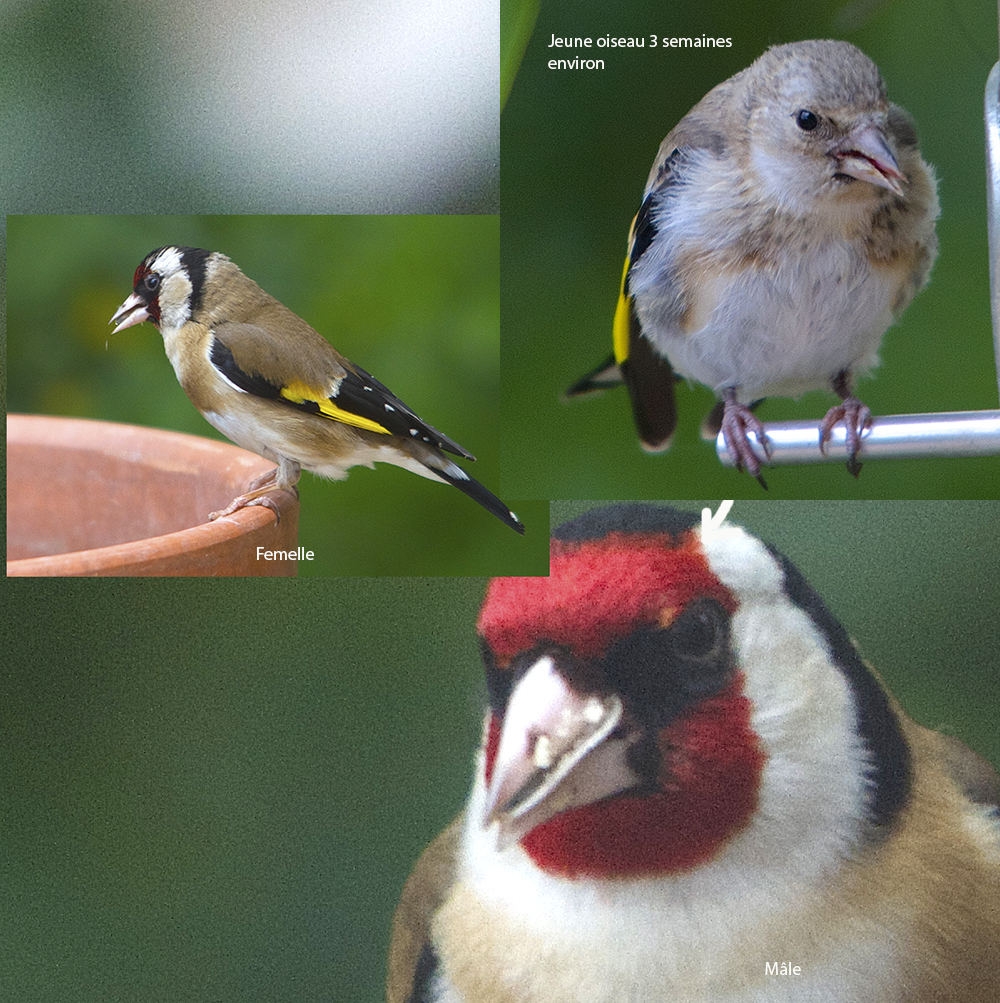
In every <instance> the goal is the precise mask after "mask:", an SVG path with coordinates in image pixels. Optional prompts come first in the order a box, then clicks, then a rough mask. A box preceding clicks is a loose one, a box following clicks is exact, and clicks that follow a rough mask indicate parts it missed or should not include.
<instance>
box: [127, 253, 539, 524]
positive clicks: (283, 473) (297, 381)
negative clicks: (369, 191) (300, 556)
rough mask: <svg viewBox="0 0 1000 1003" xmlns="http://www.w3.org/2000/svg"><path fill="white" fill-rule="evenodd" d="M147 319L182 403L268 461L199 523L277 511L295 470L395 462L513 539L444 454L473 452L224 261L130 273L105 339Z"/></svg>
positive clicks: (185, 259)
mask: <svg viewBox="0 0 1000 1003" xmlns="http://www.w3.org/2000/svg"><path fill="white" fill-rule="evenodd" d="M145 320H148V321H150V322H152V323H153V324H155V325H156V327H157V328H158V329H159V331H160V334H161V335H163V344H164V346H165V348H166V351H167V358H169V359H170V362H171V364H172V365H173V367H174V372H175V373H176V374H177V379H178V380H179V381H180V384H181V386H182V387H183V388H184V392H185V393H186V394H187V395H188V397H190V398H191V403H192V404H194V406H195V407H196V408H197V409H198V410H199V411H200V412H201V413H202V415H204V417H205V418H206V420H207V421H208V422H209V423H210V424H212V425H214V426H215V427H216V428H217V429H218V430H219V431H220V432H222V433H223V435H225V436H228V438H230V439H232V441H233V442H235V443H236V444H237V445H239V446H242V447H243V448H244V449H249V450H250V451H251V452H254V453H258V454H260V455H261V456H263V457H265V458H266V459H268V460H272V461H273V462H275V463H277V464H278V466H277V468H276V469H275V470H274V471H273V473H271V474H269V475H268V476H267V477H266V478H264V479H263V480H262V481H260V482H255V483H254V484H253V485H251V490H249V491H247V492H246V494H242V495H240V496H239V497H237V498H234V499H233V501H232V502H231V503H230V504H229V505H228V506H226V508H224V509H223V510H222V511H220V512H213V513H212V514H211V516H210V517H209V518H211V519H217V518H218V517H219V516H223V515H230V514H231V513H233V512H235V511H236V510H237V509H240V508H243V507H244V506H246V505H265V506H267V507H268V508H271V509H272V510H274V511H275V513H277V506H276V505H275V504H274V502H273V501H272V500H271V499H270V498H268V497H267V494H268V492H271V491H276V490H282V491H291V492H293V493H297V492H296V489H295V485H296V484H297V483H298V480H299V475H300V472H301V470H302V469H303V468H304V469H306V470H311V471H312V472H313V473H314V474H319V475H320V476H321V477H329V478H331V479H332V480H342V479H343V478H344V477H346V476H347V471H348V468H350V467H353V466H357V465H359V464H360V465H364V466H368V467H372V466H374V465H375V463H376V462H377V461H381V462H385V463H394V464H396V466H399V467H404V468H405V469H407V470H410V471H412V472H413V473H415V474H420V476H421V477H427V478H430V479H431V480H436V481H443V482H444V483H445V484H452V485H454V486H455V487H456V488H458V489H459V491H462V492H464V493H465V494H467V495H468V496H469V497H470V498H471V499H472V500H473V501H477V502H479V504H480V505H482V506H483V508H485V509H486V510H487V511H489V512H492V513H493V515H495V516H496V517H497V518H498V519H500V520H501V521H502V522H504V523H506V524H507V525H508V526H510V527H511V528H512V529H515V530H517V532H518V533H523V532H524V527H523V526H522V525H521V523H520V521H519V520H518V518H517V516H516V515H514V513H513V512H511V510H510V509H509V508H507V506H506V505H504V503H503V502H502V501H500V499H499V498H497V497H496V496H495V495H493V494H491V493H490V492H489V491H487V490H486V488H484V487H483V486H482V484H480V483H479V482H478V481H475V480H473V479H472V478H471V477H470V476H469V475H468V474H467V473H466V472H465V471H464V470H463V469H462V468H461V467H460V466H459V465H458V464H457V463H454V462H453V461H452V460H450V459H448V457H447V456H445V455H444V454H445V452H449V453H454V454H455V455H456V456H460V457H462V458H463V459H466V460H474V459H475V457H474V456H473V455H472V454H471V453H469V452H467V451H466V450H464V449H463V448H462V447H461V446H460V445H458V443H457V442H454V441H453V440H451V439H449V438H448V437H447V436H446V435H444V434H443V433H441V432H439V431H438V430H437V429H436V428H433V427H431V426H430V425H428V424H427V423H426V422H424V421H422V420H421V419H420V418H418V417H417V416H416V415H415V414H414V413H413V411H411V410H410V409H409V408H408V407H407V406H406V405H405V404H404V403H403V402H402V401H401V400H400V399H399V398H398V397H396V396H395V394H393V393H392V392H391V391H390V390H389V389H388V388H387V387H385V386H383V385H382V384H381V383H379V382H378V380H376V379H374V378H373V377H372V376H370V375H369V374H368V373H366V372H365V371H364V370H363V369H362V368H361V367H360V366H356V365H354V363H352V362H350V361H348V360H347V359H345V358H344V356H342V355H341V354H340V353H339V352H337V351H335V350H334V349H333V348H332V347H331V345H330V343H329V342H328V341H327V340H326V339H325V338H323V337H322V336H321V335H319V334H317V333H316V331H314V330H313V329H312V328H311V327H310V326H309V325H308V324H307V323H306V322H305V321H304V320H302V319H301V318H299V317H297V316H296V315H295V314H294V313H292V311H291V310H289V309H288V308H287V307H285V306H283V305H282V304H281V303H279V302H278V301H277V300H276V299H275V298H274V297H273V296H269V295H268V294H267V293H266V292H264V290H263V289H261V288H260V286H258V285H257V283H256V282H254V281H253V280H251V279H248V278H247V277H246V276H245V275H244V274H243V273H242V272H241V271H240V270H239V268H237V267H236V265H234V264H233V263H232V261H230V260H229V258H227V257H226V256H225V255H224V254H219V253H218V252H217V251H203V250H199V249H198V248H194V247H161V248H158V249H157V250H155V251H151V252H150V253H149V254H147V255H146V257H145V258H144V259H143V261H142V263H141V264H140V265H139V267H138V268H137V269H136V270H135V279H134V291H133V293H132V295H131V296H129V298H128V299H127V300H125V302H124V303H123V304H122V305H121V306H120V307H119V308H118V310H117V311H116V312H115V315H114V316H113V317H112V318H111V323H112V324H116V323H117V327H116V328H115V329H114V332H113V333H115V334H117V333H118V332H119V331H122V330H124V329H125V328H127V327H131V326H132V325H133V324H140V323H142V322H143V321H145Z"/></svg>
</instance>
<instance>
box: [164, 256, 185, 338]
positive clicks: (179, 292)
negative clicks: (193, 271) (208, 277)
mask: <svg viewBox="0 0 1000 1003" xmlns="http://www.w3.org/2000/svg"><path fill="white" fill-rule="evenodd" d="M159 299H160V326H161V327H162V328H167V329H168V330H171V329H174V328H178V327H183V325H184V324H186V323H187V322H188V319H189V318H190V316H191V280H190V279H189V278H188V277H187V275H186V274H185V273H184V272H183V271H179V272H175V273H174V274H173V275H164V276H163V281H162V283H161V284H160V297H159Z"/></svg>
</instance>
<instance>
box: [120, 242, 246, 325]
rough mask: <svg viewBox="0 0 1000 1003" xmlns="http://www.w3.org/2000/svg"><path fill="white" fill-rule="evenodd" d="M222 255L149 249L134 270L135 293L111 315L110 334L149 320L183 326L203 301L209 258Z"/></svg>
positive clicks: (181, 249) (196, 250) (197, 250)
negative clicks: (111, 329)
mask: <svg viewBox="0 0 1000 1003" xmlns="http://www.w3.org/2000/svg"><path fill="white" fill-rule="evenodd" d="M222 257H223V256H222V255H215V254H213V253H212V252H210V251H203V250H201V249H200V248H196V247H173V246H170V247H159V248H157V249H156V250H155V251H150V252H149V254H147V255H146V257H145V258H143V259H142V261H141V262H140V264H139V267H138V268H136V270H135V276H134V278H133V280H132V295H131V296H129V298H128V299H127V300H125V302H124V303H122V305H121V306H120V307H119V308H118V309H117V310H116V311H115V314H114V316H113V317H112V318H111V321H110V323H112V324H115V325H117V326H116V327H115V329H114V331H112V332H111V333H112V334H117V333H118V332H119V331H124V330H125V328H127V327H132V325H133V324H141V323H142V322H143V321H146V320H148V321H150V322H151V323H152V324H155V325H156V327H158V328H160V329H161V330H162V329H163V328H166V329H168V330H169V329H174V328H179V327H182V326H183V325H184V324H185V323H187V321H188V320H189V319H190V318H191V316H192V314H193V313H194V312H195V311H196V310H197V309H198V306H199V304H200V302H201V298H202V295H203V291H204V288H205V277H206V270H207V267H208V262H209V259H212V258H222ZM226 260H228V259H226Z"/></svg>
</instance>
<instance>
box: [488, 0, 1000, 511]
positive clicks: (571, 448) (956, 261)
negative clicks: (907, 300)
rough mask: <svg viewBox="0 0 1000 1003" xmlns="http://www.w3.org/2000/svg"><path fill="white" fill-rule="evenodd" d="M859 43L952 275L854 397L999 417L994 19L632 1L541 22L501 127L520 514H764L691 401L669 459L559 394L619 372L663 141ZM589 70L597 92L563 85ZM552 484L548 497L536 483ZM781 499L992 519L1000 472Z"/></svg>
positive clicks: (879, 406)
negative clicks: (678, 508) (532, 506)
mask: <svg viewBox="0 0 1000 1003" xmlns="http://www.w3.org/2000/svg"><path fill="white" fill-rule="evenodd" d="M553 34H554V35H557V36H560V37H564V36H573V37H575V36H590V37H591V38H595V39H596V38H597V37H599V36H604V35H607V34H610V35H613V36H615V37H628V36H638V37H645V36H648V35H651V34H656V35H658V36H701V35H711V36H718V37H729V38H731V39H732V42H733V44H732V47H731V48H717V49H701V48H699V49H694V48H672V49H663V48H657V49H651V48H649V47H648V45H647V47H646V48H637V49H597V48H593V49H589V50H576V49H573V50H566V49H562V50H555V49H550V48H548V47H547V45H548V42H549V41H550V40H551V36H552V35H553ZM831 37H832V38H841V39H845V40H847V41H850V42H853V43H854V44H856V45H857V46H859V47H860V48H861V49H862V50H863V51H864V52H866V53H867V54H868V55H869V56H870V57H871V58H872V59H873V60H874V61H875V62H876V63H877V64H878V65H879V67H880V68H881V71H882V75H883V77H884V78H885V81H886V84H887V87H888V91H889V96H890V97H891V98H892V100H894V101H896V102H897V103H898V104H901V105H902V106H903V107H904V108H906V109H907V110H909V111H910V113H911V114H912V115H913V116H914V118H915V120H916V123H917V129H918V133H919V135H920V138H921V149H922V152H923V154H924V156H925V158H926V159H927V160H928V161H929V162H930V163H932V164H934V165H935V166H936V168H937V173H938V176H939V178H940V195H941V204H942V207H943V208H942V216H941V219H940V221H939V223H938V234H939V237H940V242H941V253H940V257H939V259H938V262H937V265H936V266H935V269H934V273H933V277H932V280H931V283H930V286H929V287H928V288H927V289H926V290H925V291H924V292H923V293H921V294H920V296H919V297H918V298H917V299H916V301H915V302H914V303H913V304H912V305H911V306H910V308H909V310H908V311H907V313H906V315H905V316H904V317H903V320H902V322H901V323H900V324H899V325H897V326H896V327H894V328H892V329H891V330H890V331H889V333H888V334H887V336H886V338H885V341H884V342H883V350H882V353H881V354H882V365H881V367H880V368H879V369H878V370H877V372H876V374H875V376H874V377H873V378H871V379H867V380H864V381H863V382H862V383H861V386H860V394H861V396H862V398H863V399H864V400H865V402H866V403H868V404H869V406H870V407H871V408H872V410H873V412H874V413H875V414H876V415H879V414H908V413H917V412H931V411H960V410H981V409H988V408H993V409H995V408H996V407H997V375H996V367H995V364H994V359H993V348H992V341H991V335H990V332H991V326H990V311H989V291H988V276H989V272H988V261H987V235H986V189H985V167H984V130H983V90H984V86H985V83H986V77H987V74H988V73H989V70H990V68H991V67H992V65H993V64H994V63H995V62H996V60H997V7H996V4H965V5H962V4H958V5H956V4H941V3H938V2H936V0H894V2H892V3H889V2H880V0H870V2H869V0H855V2H852V3H844V2H829V0H826V2H820V3H816V4H801V3H797V2H792V0H779V2H772V3H766V4H764V3H761V2H760V0H752V2H750V0H707V2H704V3H699V4H671V5H664V4H659V3H652V2H651V0H638V2H637V0H624V2H623V3H618V4H614V5H613V7H611V8H609V7H608V5H607V3H604V2H602V0H550V2H546V3H543V4H542V6H541V12H540V14H539V18H538V22H537V25H536V27H535V32H534V36H533V37H532V39H531V42H530V44H529V45H528V48H527V51H526V54H525V57H524V60H523V62H522V64H521V69H520V72H519V75H518V77H517V79H516V81H515V82H514V86H513V89H512V91H511V94H510V97H509V98H508V100H507V104H506V107H505V109H504V112H503V115H502V118H501V143H502V148H503V163H502V171H501V196H502V206H503V219H502V233H503V248H504V256H503V269H504V270H503V299H502V303H503V341H504V357H503V364H504V379H505V385H506V386H507V388H508V391H509V400H510V407H511V408H512V409H513V411H514V413H516V414H518V415H519V418H520V420H519V422H518V424H517V425H516V426H515V427H514V429H513V430H512V434H511V443H512V446H513V448H512V449H511V450H510V452H509V457H510V462H511V466H510V482H511V484H512V486H513V490H514V492H515V493H516V494H521V495H527V496H534V494H535V493H536V492H537V491H538V490H542V489H543V483H544V490H546V491H549V492H551V493H550V497H553V498H580V497H585V498H622V497H644V498H677V497H683V496H686V495H689V494H696V493H697V494H702V493H706V494H726V495H737V496H741V497H746V498H750V499H757V498H760V497H762V493H761V489H760V487H759V486H758V485H757V484H756V483H755V482H754V481H753V480H752V479H750V478H748V477H741V476H739V475H737V474H736V473H735V472H734V471H732V470H728V469H725V468H723V467H722V466H721V464H720V463H719V462H718V460H717V458H716V455H715V449H714V444H709V443H704V442H702V441H701V439H700V437H699V435H698V426H699V423H700V422H701V419H702V418H703V417H704V415H705V414H706V413H707V411H708V410H709V408H710V407H711V404H712V400H713V398H712V394H711V392H710V391H708V390H707V389H705V388H703V387H700V386H694V385H692V386H687V385H686V384H681V385H679V387H678V409H679V412H680V425H679V428H678V432H677V437H676V439H675V441H674V445H673V448H672V449H671V450H670V452H669V453H666V454H661V455H656V456H649V455H646V454H644V453H643V452H642V451H641V450H640V448H639V445H638V442H637V439H636V436H635V432H634V430H633V426H632V418H631V414H630V409H629V404H628V399H627V395H626V393H625V391H624V389H618V390H615V391H609V392H606V393H604V394H602V395H601V396H599V397H591V398H578V399H576V400H574V401H571V402H568V403H564V402H562V401H561V400H560V394H561V393H562V391H563V390H565V389H566V387H568V386H569V385H570V384H571V383H572V382H574V381H575V380H576V379H577V378H578V377H579V376H581V375H582V374H583V373H585V372H588V371H589V370H590V369H592V368H593V367H594V366H596V365H597V364H598V363H599V362H601V361H602V360H603V359H604V358H605V357H606V356H607V355H608V354H609V352H610V350H611V320H612V316H613V313H614V307H615V300H616V298H617V293H618V285H619V282H620V279H621V268H622V261H623V256H624V253H625V244H626V237H627V235H628V229H629V223H630V221H631V219H632V216H633V215H634V214H635V212H636V210H637V209H638V207H639V203H640V200H641V197H642V189H643V185H644V184H645V180H646V175H647V173H648V171H649V168H650V165H651V163H652V161H653V157H654V155H655V153H656V150H657V147H658V146H659V143H660V141H661V140H662V139H663V137H664V136H665V135H666V134H667V132H668V131H669V130H670V129H671V128H672V127H673V126H674V125H675V124H676V123H677V121H678V120H679V119H680V118H681V117H682V116H683V115H684V114H685V113H686V112H687V111H688V110H689V109H690V108H691V107H692V106H693V105H694V104H695V103H696V102H697V101H698V100H699V99H700V98H701V97H702V96H703V95H704V94H705V93H706V92H707V91H708V90H710V89H711V88H712V87H713V86H714V85H715V84H717V83H719V82H720V81H722V80H724V79H726V78H727V77H729V76H731V75H732V74H733V73H735V72H737V71H739V70H741V69H743V68H744V67H746V66H748V65H749V64H750V63H751V62H752V61H753V60H754V59H756V58H757V56H759V55H760V54H761V53H762V52H763V51H764V50H765V49H766V48H767V47H768V46H769V45H773V44H778V43H782V42H789V41H796V40H800V39H805V38H831ZM580 52H583V54H584V55H585V56H587V57H593V58H603V59H604V60H605V65H606V68H605V69H604V70H600V71H565V70H562V71H557V70H549V69H548V68H547V67H546V63H547V61H548V60H549V59H550V58H552V57H560V56H561V57H564V58H566V57H568V58H573V56H575V55H577V54H579V53H580ZM834 400H835V399H834V397H833V395H832V394H823V393H813V394H809V395H806V396H805V397H803V398H802V399H801V400H799V401H790V400H772V401H769V402H767V403H765V404H764V405H763V406H762V407H761V409H760V411H759V413H760V416H761V417H762V418H763V419H764V420H765V421H778V420H794V419H799V420H815V421H816V422H817V425H818V423H819V420H820V419H821V418H822V416H823V415H824V414H825V413H826V410H827V408H828V407H829V406H830V405H831V404H832V403H834ZM543 478H544V482H543ZM767 481H768V485H769V487H770V492H769V495H768V496H769V497H773V498H812V497H815V498H907V497H914V498H927V497H930V498H950V497H969V498H992V497H996V496H997V493H998V491H1000V458H998V457H990V458H985V459H959V460H944V459H941V460H938V459H935V460H891V461H880V462H875V461H872V462H869V463H867V464H866V465H865V469H864V472H863V473H862V474H861V478H860V480H859V481H857V482H856V481H854V479H853V478H852V477H850V476H849V475H848V473H847V472H846V471H845V469H844V466H843V464H842V463H836V464H816V465H810V466H801V467H793V466H783V467H776V468H774V469H773V470H772V471H771V473H770V474H768V476H767Z"/></svg>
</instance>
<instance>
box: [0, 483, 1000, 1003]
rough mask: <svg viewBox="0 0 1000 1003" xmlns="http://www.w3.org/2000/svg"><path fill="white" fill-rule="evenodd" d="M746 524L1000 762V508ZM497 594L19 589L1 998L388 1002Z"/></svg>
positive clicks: (368, 584) (353, 587) (418, 588)
mask: <svg viewBox="0 0 1000 1003" xmlns="http://www.w3.org/2000/svg"><path fill="white" fill-rule="evenodd" d="M678 504H679V505H680V506H682V507H685V508H693V509H695V510H697V509H699V508H700V507H701V505H702V503H701V502H680V503H678ZM711 504H712V507H713V509H714V508H715V507H716V506H717V505H718V502H712V503H711ZM587 507H589V503H586V502H583V503H580V502H571V503H557V504H555V505H554V506H553V508H554V519H555V520H556V521H562V520H563V519H565V518H567V517H570V516H572V515H574V514H576V513H577V512H578V511H579V510H581V509H584V508H587ZM731 518H732V519H733V521H735V522H738V523H742V524H744V525H746V526H747V527H748V528H750V529H751V530H752V531H754V532H756V533H759V534H760V535H762V536H763V537H764V538H765V539H768V540H771V541H773V542H774V543H776V544H777V545H778V546H779V547H780V548H781V549H782V550H783V551H784V552H785V553H786V554H787V555H788V556H789V557H790V558H791V559H792V560H793V561H795V562H796V563H797V564H798V566H799V567H800V568H801V569H802V571H803V572H804V573H805V574H806V576H807V577H808V578H809V579H810V581H811V582H812V583H813V585H814V586H816V587H817V589H818V590H819V591H820V593H821V594H822V595H823V596H824V598H825V599H826V600H827V602H828V604H829V606H830V607H831V609H832V610H833V611H834V613H835V614H836V615H837V616H838V617H839V618H840V619H841V620H842V622H843V623H844V624H845V625H846V627H847V628H848V630H849V631H850V633H851V634H852V636H854V637H855V638H856V639H857V642H858V644H859V646H860V649H861V651H862V652H863V654H864V655H865V656H866V657H867V658H869V659H870V660H871V661H872V662H873V664H874V665H875V666H876V667H877V668H878V669H879V671H880V672H881V673H882V674H883V675H884V677H885V678H886V679H887V680H888V682H889V684H890V685H891V687H892V688H893V690H894V692H895V693H896V694H897V696H898V697H899V698H900V700H901V701H902V703H903V705H904V706H905V707H906V708H907V710H908V711H909V712H910V713H911V714H912V715H913V716H914V717H915V718H916V719H917V720H918V721H920V722H921V723H923V724H926V725H930V726H932V727H936V728H941V729H944V730H947V731H949V732H950V733H952V734H955V735H957V736H959V737H961V738H962V739H964V740H966V741H968V742H969V743H970V744H971V745H972V746H973V747H974V748H976V749H978V751H980V752H981V753H983V754H984V755H986V756H988V757H990V758H992V759H993V761H994V762H1000V742H998V736H997V732H996V720H997V711H998V704H1000V693H998V678H997V674H996V652H997V642H998V632H1000V626H998V621H997V617H996V610H997V608H998V605H1000V582H998V579H997V576H996V568H997V567H998V566H1000V540H998V534H997V533H996V525H997V505H996V504H993V503H982V502H980V503H976V502H971V503H970V502H961V503H958V502H953V503H930V502H925V503H920V504H914V503H910V502H893V503H887V504H883V503H877V502H869V503H863V504H858V503H836V502H799V503H783V502H737V504H736V507H735V509H734V510H733V513H732V515H731ZM483 586H484V582H483V581H481V580H474V579H442V578H424V579H378V580H376V579H361V578H359V579H351V580H338V579H329V580H327V581H325V582H316V581H302V582H297V583H296V582H288V581H281V580H272V581H268V582H266V583H263V582H258V583H253V582H250V583H240V586H239V587H228V588H222V589H220V588H218V587H217V586H215V585H210V584H208V583H206V582H201V581H188V582H167V581H160V580H144V581H135V582H122V581H118V580H101V581H90V582H86V583H84V582H78V581H61V582H54V581H43V580H20V579H19V580H10V581H8V601H7V602H5V603H4V604H3V605H2V606H0V626H2V627H3V630H2V633H0V637H2V638H3V642H2V645H0V664H2V665H3V669H2V670H0V678H2V681H3V690H4V693H5V697H4V700H3V701H2V703H0V715H2V720H0V755H2V757H3V761H4V763H5V777H6V782H5V783H4V784H3V785H2V787H0V798H2V802H0V811H2V816H3V818H4V839H3V849H2V850H0V873H2V881H3V887H4V889H5V907H4V909H3V910H2V911H0V938H2V942H3V944H4V954H5V964H4V965H3V966H0V998H4V999H10V1000H17V1001H19V1003H56V1001H59V1003H62V1001H65V1000H72V1001H74V1003H109V1001H111V1003H117V1001H123V1003H124V1001H134V1000H142V1001H144V1003H161V1001H162V1003H184V1001H197V1003H207V1001H230V1000H232V1001H240V1003H258V1001H259V1003H285V1001H287V1003H291V1001H304V1000H308V1001H311V1000H316V1001H320V1000H324V1001H326V1000H338V1001H339V1000H344V1001H347V1000H350V1001H351V1003H376V1001H379V1000H381V999H382V998H383V988H382V987H383V979H384V970H385V969H384V958H385V951H386V946H387V941H388V929H389V922H390V917H391V913H392V909H393V907H394V904H395V901H396V897H397V895H398V893H399V890H400V888H401V886H402V883H403V881H404V879H405V877H406V874H407V873H408V871H409V869H410V867H411V865H412V863H413V862H414V861H415V859H416V857H417V855H418V854H419V852H420V850H421V849H422V847H423V846H424V845H425V844H426V843H427V842H428V841H429V840H430V839H431V838H432V837H433V836H434V835H435V834H436V833H437V832H438V831H439V830H440V829H441V828H442V827H443V826H444V825H445V824H446V823H447V821H448V820H449V819H450V818H451V817H452V816H453V815H454V814H455V812H456V811H457V810H458V809H459V808H460V807H461V805H462V803H463V801H464V799H465V796H466V791H467V788H468V784H469V782H470V778H471V763H472V753H473V750H474V749H475V747H476V745H477V742H478V739H479V728H480V720H481V718H480V715H481V711H482V707H483V706H484V687H483V686H482V681H481V672H482V669H481V665H480V663H479V658H478V646H477V643H476V638H475V634H474V625H475V619H476V614H477V610H478V605H479V602H480V599H481V595H482V590H483Z"/></svg>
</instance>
